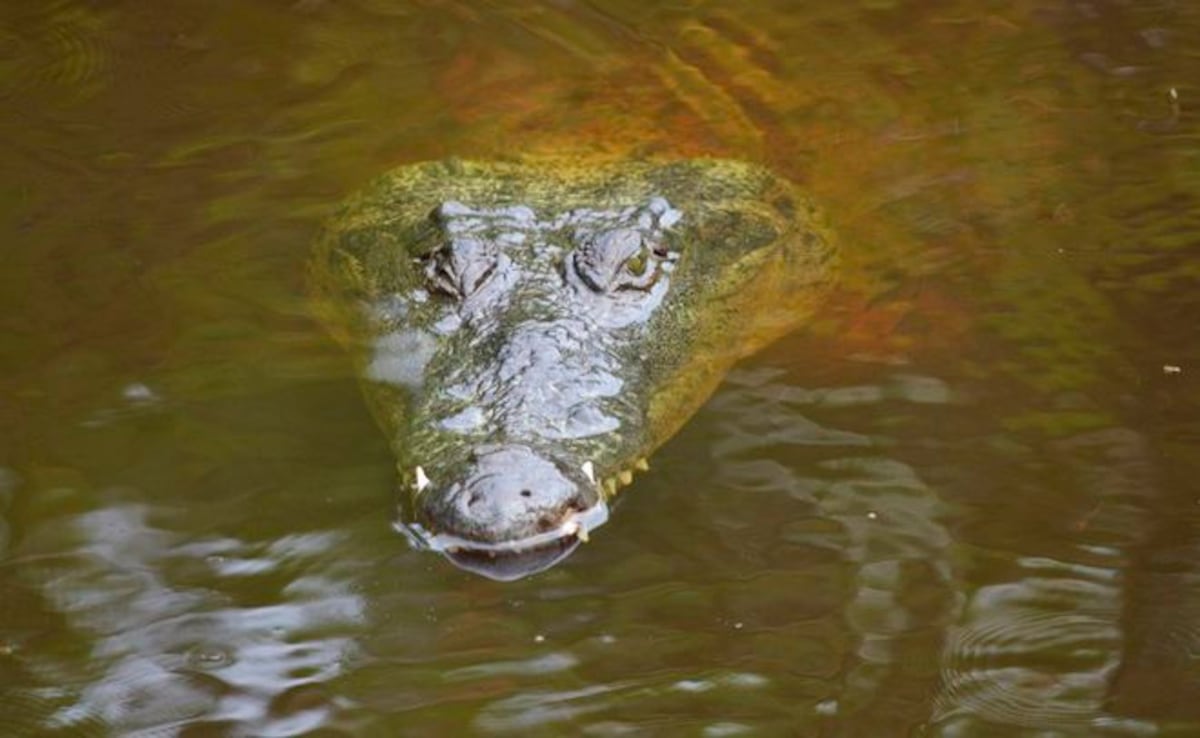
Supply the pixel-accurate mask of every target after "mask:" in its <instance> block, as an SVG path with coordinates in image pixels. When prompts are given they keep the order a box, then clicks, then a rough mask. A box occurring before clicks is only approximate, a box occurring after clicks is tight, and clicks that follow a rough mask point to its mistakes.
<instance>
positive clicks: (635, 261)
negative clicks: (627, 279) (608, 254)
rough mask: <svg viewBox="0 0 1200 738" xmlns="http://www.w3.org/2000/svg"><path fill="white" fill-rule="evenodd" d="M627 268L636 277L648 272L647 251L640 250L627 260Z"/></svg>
mask: <svg viewBox="0 0 1200 738" xmlns="http://www.w3.org/2000/svg"><path fill="white" fill-rule="evenodd" d="M625 270H626V271H628V272H629V273H630V274H632V275H633V276H635V277H640V276H642V275H643V274H645V273H646V252H645V251H639V252H638V253H637V254H635V255H634V256H631V257H629V258H628V259H627V260H626V261H625Z"/></svg>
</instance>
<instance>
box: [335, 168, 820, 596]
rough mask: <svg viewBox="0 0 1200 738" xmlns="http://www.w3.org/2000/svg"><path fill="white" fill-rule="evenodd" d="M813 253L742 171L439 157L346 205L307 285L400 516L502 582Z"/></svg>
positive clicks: (785, 317) (566, 538) (779, 190)
mask: <svg viewBox="0 0 1200 738" xmlns="http://www.w3.org/2000/svg"><path fill="white" fill-rule="evenodd" d="M833 254H834V249H833V239H832V237H831V235H830V233H829V232H828V230H827V228H826V226H825V225H824V223H823V221H822V219H821V217H820V215H819V214H818V212H817V210H816V208H815V207H814V206H813V205H812V203H811V202H809V201H808V200H807V199H806V198H805V197H803V196H802V195H801V194H800V193H799V192H797V191H796V189H795V188H794V187H793V186H792V185H791V184H790V183H787V182H785V181H783V180H781V179H779V178H777V177H775V176H774V175H772V174H770V173H769V172H766V171H765V170H762V169H759V168H756V167H753V166H750V165H747V164H741V163H737V162H730V161H721V160H696V161H682V162H672V163H667V164H654V163H623V164H610V165H602V164H592V165H586V166H585V165H578V164H572V163H568V162H561V161H549V162H541V163H521V164H518V163H512V164H505V163H497V164H480V163H472V162H448V163H428V164H418V165H413V166H409V167H402V168H400V169H397V170H395V171H393V172H391V173H389V174H387V175H385V176H384V177H383V178H381V179H380V180H379V181H377V182H376V183H375V184H374V185H373V186H372V187H370V188H368V189H367V190H366V191H364V192H363V193H361V194H359V195H358V196H356V197H355V198H352V199H351V201H349V203H348V204H347V205H346V207H345V208H344V210H343V212H342V214H341V215H340V216H339V217H337V218H336V219H335V220H334V221H333V222H332V223H331V224H330V226H329V227H328V228H327V230H326V232H325V233H324V235H323V236H322V238H321V239H320V241H319V242H318V244H317V247H316V251H315V256H314V261H313V277H314V284H315V287H316V291H317V295H318V299H319V306H320V309H321V313H322V315H323V317H324V319H325V320H326V322H327V323H328V324H329V325H330V327H331V329H332V331H333V332H334V334H335V335H336V336H338V337H339V338H340V339H341V340H342V341H343V342H344V343H346V344H348V345H349V346H351V347H352V348H353V350H354V352H355V355H356V356H357V358H358V363H359V367H360V372H361V375H362V378H363V381H364V392H365V395H366V397H367V399H368V401H369V403H370V404H371V407H372V411H373V413H374V414H375V416H376V418H377V419H378V420H379V422H380V424H381V426H382V427H383V429H384V431H385V432H386V433H387V434H388V437H389V440H390V443H391V446H392V449H393V451H394V452H395V454H396V457H397V462H398V468H399V472H400V479H401V486H402V494H401V515H402V518H403V520H402V522H403V524H404V529H405V530H406V531H407V532H410V533H411V534H412V535H413V536H414V537H415V538H416V539H417V540H419V541H420V542H422V543H423V544H425V545H427V546H430V547H432V548H434V549H436V550H439V551H442V552H443V553H445V554H447V555H448V556H449V557H450V558H452V559H453V560H454V561H456V563H458V564H460V565H462V566H465V567H467V568H471V569H474V570H477V571H480V572H481V573H484V574H487V575H489V576H493V577H497V578H513V577H516V576H521V575H523V574H527V573H530V572H531V571H536V570H539V569H541V568H545V567H546V566H549V565H550V564H552V563H553V562H554V561H557V560H558V559H560V558H562V557H563V556H565V555H566V554H568V553H569V552H570V551H571V550H573V548H574V547H575V546H576V545H577V543H578V542H579V541H580V540H583V539H586V537H587V533H588V530H589V529H591V528H593V527H595V526H596V525H599V524H600V523H601V522H603V521H604V520H605V519H606V517H607V504H606V503H607V501H608V500H609V499H610V498H611V497H612V496H613V495H614V494H615V493H616V491H617V488H618V487H619V486H621V485H623V484H626V483H628V482H629V480H630V479H631V477H632V473H633V471H634V470H636V469H640V468H645V466H646V457H647V456H648V455H649V454H650V453H651V452H652V451H653V450H654V449H655V448H656V447H657V446H659V445H660V444H662V443H663V442H664V441H665V440H666V439H667V438H669V437H670V436H671V435H672V434H673V433H674V432H675V431H676V430H677V429H678V428H679V427H680V426H681V425H682V424H683V422H684V421H686V420H687V418H689V417H690V416H691V415H692V414H693V413H694V412H695V410H696V409H697V408H698V407H699V406H700V404H701V403H702V402H703V401H704V400H705V399H706V398H707V397H708V395H709V394H710V393H711V392H712V390H713V389H714V387H715V386H716V384H717V382H719V380H720V378H721V377H722V376H723V374H724V373H725V371H726V370H727V369H728V368H729V366H730V365H731V364H732V363H733V362H734V361H736V360H737V359H738V358H740V357H741V356H744V355H746V354H747V353H749V352H751V351H754V350H755V349H757V348H759V347H761V346H762V345H763V344H764V343H766V342H768V341H770V340H771V339H773V338H775V337H777V336H778V335H780V334H781V333H782V332H784V331H786V330H788V329H789V328H791V327H793V326H795V325H796V324H797V323H798V322H800V321H801V320H803V319H804V318H805V317H807V316H808V315H810V314H811V311H812V308H813V307H814V305H815V303H816V302H817V300H818V299H819V298H820V296H821V295H822V293H823V292H824V287H825V286H826V285H827V284H828V282H829V280H830V278H831V264H832V257H833Z"/></svg>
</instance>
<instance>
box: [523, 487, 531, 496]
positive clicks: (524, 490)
mask: <svg viewBox="0 0 1200 738" xmlns="http://www.w3.org/2000/svg"><path fill="white" fill-rule="evenodd" d="M521 496H522V497H533V492H532V491H531V490H527V489H523V490H521Z"/></svg>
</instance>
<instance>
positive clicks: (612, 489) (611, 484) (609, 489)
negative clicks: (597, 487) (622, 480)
mask: <svg viewBox="0 0 1200 738" xmlns="http://www.w3.org/2000/svg"><path fill="white" fill-rule="evenodd" d="M616 493H617V480H616V479H614V478H612V477H608V478H607V479H605V480H604V494H606V495H608V496H609V497H612V496H613V495H615V494H616Z"/></svg>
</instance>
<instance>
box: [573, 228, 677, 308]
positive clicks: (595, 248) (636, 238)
mask: <svg viewBox="0 0 1200 738" xmlns="http://www.w3.org/2000/svg"><path fill="white" fill-rule="evenodd" d="M656 248H657V247H655V246H652V245H651V244H648V243H646V241H645V237H644V236H643V235H642V234H641V233H639V232H638V231H636V230H634V229H631V228H617V229H614V230H611V231H605V232H603V233H600V234H598V235H594V236H587V237H586V238H584V239H581V242H580V244H579V247H578V248H577V249H576V250H575V252H574V253H573V254H572V255H571V265H572V267H573V268H574V271H575V274H576V275H578V277H579V278H580V279H581V280H582V281H583V282H584V284H586V285H587V286H588V288H589V289H591V290H592V291H593V292H600V293H613V292H617V291H628V290H640V291H643V292H644V291H646V290H649V289H650V288H651V287H653V286H654V284H655V283H656V282H657V281H658V278H659V276H660V274H661V268H660V265H661V262H662V260H663V257H661V256H659V255H658V252H657V251H656V250H655V249H656Z"/></svg>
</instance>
